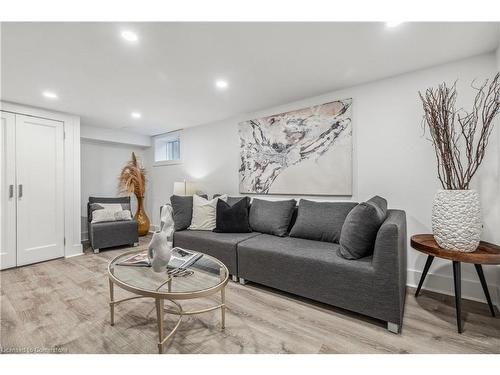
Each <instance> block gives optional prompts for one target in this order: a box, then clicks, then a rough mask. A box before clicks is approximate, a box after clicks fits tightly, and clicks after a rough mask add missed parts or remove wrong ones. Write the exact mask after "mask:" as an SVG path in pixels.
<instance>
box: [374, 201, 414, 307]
mask: <svg viewBox="0 0 500 375" xmlns="http://www.w3.org/2000/svg"><path fill="white" fill-rule="evenodd" d="M406 246H407V238H406V213H405V212H404V211H402V210H388V213H387V218H386V219H385V221H384V222H383V223H382V226H381V227H380V229H379V231H378V233H377V238H376V240H375V247H374V250H373V266H374V268H375V272H376V273H377V274H379V275H383V279H384V281H385V285H384V288H385V289H386V290H387V293H390V294H393V295H394V297H397V298H398V300H399V305H400V311H401V316H402V314H403V307H404V301H405V296H406V272H407V271H406V267H407V266H406V254H407V250H406Z"/></svg>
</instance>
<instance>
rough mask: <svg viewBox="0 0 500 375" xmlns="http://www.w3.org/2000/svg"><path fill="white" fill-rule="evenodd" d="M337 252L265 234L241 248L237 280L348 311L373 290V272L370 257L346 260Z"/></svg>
mask: <svg viewBox="0 0 500 375" xmlns="http://www.w3.org/2000/svg"><path fill="white" fill-rule="evenodd" d="M338 248H339V245H338V244H335V243H331V242H321V241H313V240H306V239H302V238H294V237H277V236H271V235H267V234H262V235H260V236H258V237H253V238H250V239H248V240H245V241H243V242H240V243H239V244H238V276H239V277H242V278H244V279H246V280H249V281H255V282H258V283H260V284H264V285H267V286H270V287H273V288H278V289H281V290H284V291H287V292H290V293H295V294H299V295H302V296H305V297H308V298H312V299H316V300H318V301H322V302H328V303H332V301H334V300H338V301H337V302H338V303H339V304H338V306H340V307H343V306H346V307H347V306H349V303H348V301H349V302H350V301H351V300H356V295H357V294H359V293H367V292H368V291H369V290H371V287H370V285H371V283H372V282H373V274H374V269H373V266H372V262H371V259H372V258H371V257H366V258H363V259H360V260H357V261H351V260H347V259H344V258H342V257H340V256H339V255H338V254H337V251H336V250H337V249H338ZM360 288H361V289H363V288H365V290H359V289H360ZM344 301H345V304H344V303H343V302H344Z"/></svg>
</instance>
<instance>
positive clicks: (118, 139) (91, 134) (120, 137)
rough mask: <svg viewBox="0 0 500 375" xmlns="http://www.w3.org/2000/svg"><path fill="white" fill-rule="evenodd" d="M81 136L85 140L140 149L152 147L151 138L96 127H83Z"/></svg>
mask: <svg viewBox="0 0 500 375" xmlns="http://www.w3.org/2000/svg"><path fill="white" fill-rule="evenodd" d="M80 136H81V138H82V139H85V140H96V141H100V142H109V143H118V144H125V145H134V146H139V147H149V146H151V137H149V136H147V135H142V134H136V133H130V132H127V131H123V130H119V129H108V128H98V127H95V126H89V125H82V127H81V134H80Z"/></svg>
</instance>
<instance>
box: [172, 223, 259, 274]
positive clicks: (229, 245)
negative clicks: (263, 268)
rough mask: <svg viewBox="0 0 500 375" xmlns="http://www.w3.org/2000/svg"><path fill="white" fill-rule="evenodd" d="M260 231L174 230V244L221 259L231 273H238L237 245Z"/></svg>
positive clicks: (257, 234)
mask: <svg viewBox="0 0 500 375" xmlns="http://www.w3.org/2000/svg"><path fill="white" fill-rule="evenodd" d="M259 235H260V233H257V232H252V233H216V232H209V231H204V230H183V231H179V232H174V246H179V247H182V248H185V249H190V250H194V251H199V252H200V253H204V254H208V255H211V256H213V257H215V258H217V259H219V260H220V261H221V262H222V263H224V264H225V265H226V267H227V268H228V270H229V273H230V274H231V275H237V269H238V264H237V259H236V256H237V255H236V246H237V244H238V243H240V242H241V241H244V240H247V239H249V238H252V237H256V236H259Z"/></svg>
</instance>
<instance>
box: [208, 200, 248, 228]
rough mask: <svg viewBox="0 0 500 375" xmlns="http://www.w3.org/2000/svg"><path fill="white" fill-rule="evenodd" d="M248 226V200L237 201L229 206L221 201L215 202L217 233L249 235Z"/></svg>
mask: <svg viewBox="0 0 500 375" xmlns="http://www.w3.org/2000/svg"><path fill="white" fill-rule="evenodd" d="M251 231H252V229H251V228H250V225H249V224H248V199H246V198H242V199H239V200H238V201H237V202H236V203H235V204H233V205H230V204H228V203H226V202H224V201H223V200H222V199H219V200H217V215H216V226H215V229H214V232H217V233H250V232H251Z"/></svg>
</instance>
